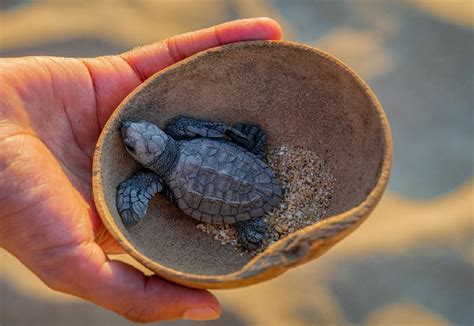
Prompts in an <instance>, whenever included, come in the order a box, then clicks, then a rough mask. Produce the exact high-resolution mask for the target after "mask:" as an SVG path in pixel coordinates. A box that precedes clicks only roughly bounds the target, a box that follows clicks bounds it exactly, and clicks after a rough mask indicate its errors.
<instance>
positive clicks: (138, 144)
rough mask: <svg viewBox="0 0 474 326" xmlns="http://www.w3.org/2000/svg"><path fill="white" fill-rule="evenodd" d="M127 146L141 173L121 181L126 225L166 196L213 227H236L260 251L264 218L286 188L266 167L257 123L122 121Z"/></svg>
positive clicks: (121, 206)
mask: <svg viewBox="0 0 474 326" xmlns="http://www.w3.org/2000/svg"><path fill="white" fill-rule="evenodd" d="M121 132H122V138H123V143H124V145H125V147H126V149H127V151H128V153H130V155H131V156H132V157H133V158H134V159H135V160H136V161H137V162H139V163H140V164H141V165H142V166H143V168H141V169H140V170H139V171H137V172H136V173H135V174H134V175H133V176H132V177H131V178H129V179H127V180H125V181H124V182H122V183H121V184H120V185H119V187H118V192H117V209H118V211H119V213H120V216H121V217H122V220H123V222H124V223H125V224H126V225H133V224H135V223H137V222H138V221H139V220H140V219H142V218H143V217H145V214H146V211H147V207H148V203H149V201H150V199H151V198H152V197H153V196H154V195H155V194H156V193H157V192H163V193H164V194H165V195H166V196H167V197H168V199H169V200H170V201H171V202H172V203H174V204H175V205H176V206H177V207H179V208H180V209H181V210H182V211H183V212H184V213H185V214H186V215H189V216H191V217H193V218H195V219H197V220H199V221H202V222H207V223H214V224H222V223H227V224H234V225H235V229H236V231H237V238H238V239H239V241H240V243H241V245H242V246H243V247H244V248H246V249H249V250H254V249H256V248H258V246H259V245H260V244H261V242H262V241H263V239H264V238H265V237H266V231H267V230H266V229H267V225H266V223H265V221H264V220H263V218H262V217H263V215H264V214H265V213H269V212H271V211H272V210H273V209H274V208H275V207H277V206H278V205H279V203H280V201H281V197H282V191H281V188H280V186H279V184H278V181H277V179H276V177H275V174H274V173H273V171H272V170H271V169H270V168H269V167H268V165H267V164H266V163H265V162H264V155H265V145H266V139H267V137H266V135H265V133H264V132H263V130H262V129H261V128H260V126H258V125H256V124H243V123H239V124H236V125H234V126H229V125H226V124H224V123H220V122H214V121H209V120H201V119H196V118H191V117H185V116H178V117H176V118H174V119H173V120H171V121H170V122H169V123H168V125H167V126H166V128H165V131H163V130H161V129H160V128H159V127H158V126H156V125H154V124H152V123H150V122H146V121H139V122H132V121H125V122H123V123H122V125H121Z"/></svg>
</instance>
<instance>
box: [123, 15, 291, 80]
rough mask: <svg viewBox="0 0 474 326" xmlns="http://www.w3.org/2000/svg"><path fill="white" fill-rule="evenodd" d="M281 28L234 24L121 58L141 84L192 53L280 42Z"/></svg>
mask: <svg viewBox="0 0 474 326" xmlns="http://www.w3.org/2000/svg"><path fill="white" fill-rule="evenodd" d="M281 35H282V30H281V27H280V25H279V24H278V23H277V22H276V21H274V20H272V19H270V18H252V19H241V20H234V21H231V22H228V23H224V24H221V25H217V26H213V27H209V28H206V29H202V30H199V31H196V32H191V33H186V34H182V35H178V36H175V37H172V38H169V39H167V40H165V41H163V42H160V43H155V44H151V45H147V46H144V47H141V48H138V49H135V50H132V51H129V52H125V53H123V54H122V55H121V57H122V58H123V59H125V61H127V62H128V64H129V65H130V66H131V67H132V68H133V70H134V71H135V73H136V74H137V76H138V77H139V78H140V80H141V81H144V80H145V79H147V78H148V77H150V76H151V75H153V74H154V73H155V72H157V71H159V70H161V69H163V68H165V67H167V66H169V65H171V64H173V63H176V62H178V61H180V60H183V59H185V58H187V57H189V56H191V55H193V54H195V53H198V52H200V51H203V50H205V49H209V48H212V47H216V46H219V45H223V44H228V43H233V42H238V41H250V40H267V39H269V40H279V39H280V38H281Z"/></svg>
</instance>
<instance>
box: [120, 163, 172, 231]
mask: <svg viewBox="0 0 474 326" xmlns="http://www.w3.org/2000/svg"><path fill="white" fill-rule="evenodd" d="M162 190H163V185H162V181H161V178H160V177H159V176H158V175H157V174H156V173H154V172H152V171H150V170H146V169H141V170H139V171H137V172H136V173H135V174H134V175H132V177H130V178H129V179H127V180H125V181H123V182H122V183H121V184H120V185H119V186H118V191H117V198H116V200H117V210H118V212H119V214H120V217H121V218H122V220H123V223H124V224H125V225H127V226H129V225H134V224H136V223H137V222H138V221H140V220H141V219H142V218H144V217H145V214H146V211H147V208H148V203H149V202H150V199H151V198H152V197H153V196H154V195H155V194H156V193H157V192H161V191H162Z"/></svg>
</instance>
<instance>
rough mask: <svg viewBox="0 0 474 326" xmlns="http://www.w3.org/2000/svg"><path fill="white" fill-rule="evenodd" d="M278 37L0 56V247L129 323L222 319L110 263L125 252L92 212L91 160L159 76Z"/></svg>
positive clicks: (211, 304)
mask: <svg viewBox="0 0 474 326" xmlns="http://www.w3.org/2000/svg"><path fill="white" fill-rule="evenodd" d="M280 33H281V32H280V28H279V26H278V25H277V24H276V23H275V22H273V21H271V20H268V19H253V20H245V21H235V22H231V23H227V24H222V25H219V26H217V27H214V28H209V29H206V30H202V31H199V32H195V33H189V34H184V35H181V36H177V37H174V38H171V39H168V40H167V41H164V42H162V43H157V44H153V45H150V46H147V47H143V48H139V49H136V50H133V51H130V52H127V53H124V54H121V55H117V56H108V57H99V58H92V59H68V58H51V57H28V58H19V59H2V60H0V83H1V85H2V87H1V89H0V246H2V247H3V248H5V249H6V250H8V251H10V252H11V253H12V254H13V255H15V256H16V257H17V258H19V259H20V260H21V261H22V262H23V263H24V264H25V265H26V266H27V267H28V268H30V269H31V270H32V271H33V272H34V273H35V274H36V275H38V276H39V277H40V278H41V279H42V280H43V281H44V282H45V283H46V284H47V285H49V286H50V287H52V288H53V289H55V290H58V291H62V292H66V293H70V294H74V295H77V296H79V297H82V298H84V299H87V300H90V301H92V302H94V303H96V304H99V305H102V306H104V307H106V308H108V309H111V310H113V311H116V312H118V313H120V314H122V315H124V316H125V317H127V318H129V319H132V320H135V321H152V320H163V319H174V318H179V317H186V318H191V319H209V318H216V317H217V316H218V315H219V311H220V307H219V303H218V302H217V300H216V299H215V298H214V297H213V296H212V295H211V294H210V293H208V292H206V291H200V290H193V289H189V288H185V287H182V286H179V285H176V284H173V283H170V282H168V281H165V280H163V279H160V278H159V277H157V276H153V277H146V276H145V275H144V274H142V273H141V272H140V271H138V270H136V269H134V268H133V267H131V266H128V265H126V264H124V263H122V262H118V261H113V260H109V259H108V258H107V254H110V253H119V252H121V248H120V247H119V246H118V245H117V243H116V242H115V241H114V240H113V239H112V238H111V237H110V235H109V234H108V233H107V231H106V230H105V229H104V227H103V225H102V223H101V222H100V219H99V217H98V215H97V212H96V210H95V208H94V203H93V199H92V193H91V179H92V175H91V174H92V169H91V165H92V155H93V152H94V148H95V144H96V142H97V139H98V136H99V133H100V131H101V129H102V127H103V125H104V124H105V122H106V121H107V119H108V117H109V116H110V114H111V113H112V111H113V110H114V109H115V108H116V107H117V105H118V104H119V103H120V102H121V101H122V99H123V98H124V97H125V96H126V95H128V94H129V93H130V92H131V91H132V90H133V89H134V88H135V87H137V86H138V85H139V84H140V83H141V82H142V81H143V80H145V79H146V78H148V77H149V76H150V75H152V74H153V73H155V72H157V71H159V70H160V69H162V68H164V67H166V66H168V65H170V64H172V63H174V62H176V61H178V60H181V59H183V58H185V57H187V56H189V55H191V54H193V53H196V52H198V51H201V50H204V49H206V48H210V47H213V46H216V45H219V44H223V43H230V42H234V41H239V40H250V39H278V38H279V37H280Z"/></svg>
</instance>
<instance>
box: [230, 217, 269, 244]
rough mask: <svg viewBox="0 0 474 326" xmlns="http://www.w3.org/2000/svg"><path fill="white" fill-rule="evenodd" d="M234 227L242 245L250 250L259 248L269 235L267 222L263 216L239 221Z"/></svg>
mask: <svg viewBox="0 0 474 326" xmlns="http://www.w3.org/2000/svg"><path fill="white" fill-rule="evenodd" d="M234 227H235V230H236V231H237V239H238V240H239V243H240V245H241V246H242V247H243V248H245V249H247V250H249V251H253V250H256V249H258V247H260V245H261V244H262V242H263V240H265V238H266V237H267V223H266V222H265V220H264V219H263V218H261V217H258V218H253V219H251V220H246V221H242V222H237V223H235V226H234Z"/></svg>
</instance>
